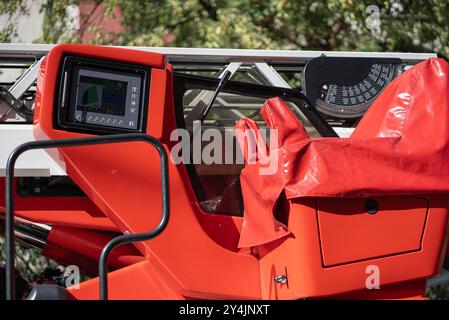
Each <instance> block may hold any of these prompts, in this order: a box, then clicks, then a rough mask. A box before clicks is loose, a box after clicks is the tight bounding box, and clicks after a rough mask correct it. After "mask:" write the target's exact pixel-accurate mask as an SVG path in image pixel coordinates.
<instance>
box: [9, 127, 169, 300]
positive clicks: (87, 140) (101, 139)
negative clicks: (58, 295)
mask: <svg viewBox="0 0 449 320" xmlns="http://www.w3.org/2000/svg"><path fill="white" fill-rule="evenodd" d="M132 141H133V142H134V141H142V142H145V143H149V144H151V145H152V146H153V147H155V148H156V149H157V151H158V153H159V157H160V164H161V188H162V217H161V220H160V222H159V224H158V225H157V227H156V228H154V229H152V230H151V231H149V232H144V233H136V234H124V235H120V236H118V237H115V238H114V239H112V240H111V241H109V242H108V243H107V244H106V246H105V247H104V248H103V250H102V252H101V255H100V260H99V267H98V269H99V280H100V299H102V300H107V298H108V292H107V290H108V278H107V277H108V270H107V259H108V256H109V253H110V252H111V250H112V249H114V248H115V247H116V246H119V245H121V244H125V243H131V242H137V241H146V240H150V239H152V238H154V237H156V236H158V235H159V234H161V232H162V231H163V230H164V229H165V227H166V226H167V223H168V220H169V215H170V207H169V205H170V203H169V187H168V157H167V152H166V151H165V149H164V146H163V145H162V143H161V142H160V141H159V140H158V139H156V138H154V137H152V136H149V135H146V134H141V133H129V134H113V135H106V136H96V137H84V138H70V139H59V140H45V141H31V142H27V143H24V144H21V145H19V146H18V147H17V148H15V149H14V150H13V151H12V152H11V154H10V155H9V158H8V162H7V164H6V176H5V194H6V199H5V202H6V203H5V209H6V210H5V220H6V221H5V240H6V266H5V270H6V299H7V300H14V299H15V277H14V272H15V270H14V269H15V259H14V258H15V257H14V244H15V239H14V230H15V226H14V192H13V181H14V167H15V164H16V161H17V159H18V158H19V156H20V155H21V154H22V153H24V152H25V151H28V150H36V149H49V148H61V147H76V146H88V145H98V144H109V143H120V142H132Z"/></svg>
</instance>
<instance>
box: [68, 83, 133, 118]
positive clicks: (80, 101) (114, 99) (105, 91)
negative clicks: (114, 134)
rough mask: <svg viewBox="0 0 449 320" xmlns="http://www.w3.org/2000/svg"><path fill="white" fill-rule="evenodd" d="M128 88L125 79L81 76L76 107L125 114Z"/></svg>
mask: <svg viewBox="0 0 449 320" xmlns="http://www.w3.org/2000/svg"><path fill="white" fill-rule="evenodd" d="M127 88H128V83H127V82H125V81H118V80H110V79H102V78H93V77H87V76H80V82H79V87H78V97H77V106H76V109H77V110H79V111H85V112H95V113H100V114H105V115H114V116H123V115H125V113H126V95H127Z"/></svg>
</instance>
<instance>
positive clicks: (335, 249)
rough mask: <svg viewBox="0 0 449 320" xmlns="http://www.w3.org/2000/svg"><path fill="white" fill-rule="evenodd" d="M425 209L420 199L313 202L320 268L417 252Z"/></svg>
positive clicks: (426, 201)
mask: <svg viewBox="0 0 449 320" xmlns="http://www.w3.org/2000/svg"><path fill="white" fill-rule="evenodd" d="M428 207H429V201H428V200H427V199H426V198H420V197H406V196H396V197H381V198H372V199H363V198H361V199H317V200H316V209H317V216H318V228H319V238H320V244H321V254H322V259H323V264H324V266H325V267H330V266H335V265H341V264H346V263H352V262H355V261H361V260H368V259H373V258H379V257H384V256H390V255H396V254H400V253H405V252H412V251H417V250H420V249H421V240H422V236H423V232H424V226H425V222H426V218H427V211H428Z"/></svg>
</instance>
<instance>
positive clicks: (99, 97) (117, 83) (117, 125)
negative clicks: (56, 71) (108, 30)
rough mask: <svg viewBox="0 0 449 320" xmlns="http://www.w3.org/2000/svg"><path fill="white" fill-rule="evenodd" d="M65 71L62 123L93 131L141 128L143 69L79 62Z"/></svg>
mask: <svg viewBox="0 0 449 320" xmlns="http://www.w3.org/2000/svg"><path fill="white" fill-rule="evenodd" d="M68 70H71V72H70V75H69V74H68V75H67V79H68V82H69V84H68V87H69V88H70V90H68V99H67V101H68V104H69V105H68V109H67V111H66V116H67V118H66V119H67V121H66V122H65V123H66V124H68V125H69V126H70V127H77V128H88V129H93V130H96V131H108V130H109V129H108V127H109V128H110V129H112V130H114V131H124V132H127V131H140V130H142V121H143V120H142V109H143V100H144V98H143V96H144V94H147V93H146V92H143V91H142V90H144V86H143V83H144V79H145V71H138V70H136V69H132V68H130V71H128V70H112V68H111V70H108V69H107V68H105V67H103V66H99V67H95V66H84V65H79V64H75V65H74V66H73V68H72V69H68ZM63 77H64V75H63ZM63 91H64V90H63ZM62 118H64V116H62Z"/></svg>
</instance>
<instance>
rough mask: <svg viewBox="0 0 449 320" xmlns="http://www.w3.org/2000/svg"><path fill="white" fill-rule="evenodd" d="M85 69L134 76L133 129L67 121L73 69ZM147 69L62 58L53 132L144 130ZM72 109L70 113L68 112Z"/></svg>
mask: <svg viewBox="0 0 449 320" xmlns="http://www.w3.org/2000/svg"><path fill="white" fill-rule="evenodd" d="M79 68H88V69H92V70H97V71H99V72H105V73H117V74H121V75H130V76H136V75H138V76H139V77H140V79H141V82H140V88H141V90H140V99H139V105H138V117H137V120H138V124H137V127H136V129H132V128H131V129H130V128H120V127H113V126H106V125H101V124H90V123H82V122H75V121H73V120H70V112H71V111H74V110H75V109H76V106H75V105H74V101H76V97H75V95H76V86H77V83H76V81H74V78H75V77H76V74H77V71H76V70H75V69H79ZM150 79H151V67H149V66H143V65H136V64H132V63H122V62H117V61H111V60H106V59H105V60H103V59H94V58H86V57H78V56H65V57H64V58H63V64H62V67H61V70H60V72H59V76H58V83H59V86H58V87H59V90H57V92H56V97H55V106H54V111H55V116H54V120H55V121H54V126H55V128H57V129H64V130H66V131H71V132H80V133H93V134H97V135H98V134H110V133H127V132H134V133H135V132H141V133H144V132H145V131H146V123H147V114H148V102H149V95H150ZM72 109H73V110H72Z"/></svg>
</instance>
